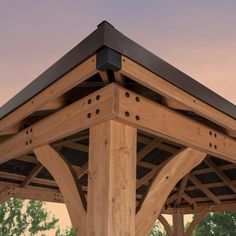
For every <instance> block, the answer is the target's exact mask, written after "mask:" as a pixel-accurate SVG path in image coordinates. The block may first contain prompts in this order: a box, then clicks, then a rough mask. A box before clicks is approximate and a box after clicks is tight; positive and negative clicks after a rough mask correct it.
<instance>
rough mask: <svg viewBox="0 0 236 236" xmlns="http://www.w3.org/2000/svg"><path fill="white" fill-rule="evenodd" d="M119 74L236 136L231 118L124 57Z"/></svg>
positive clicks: (235, 127)
mask: <svg viewBox="0 0 236 236" xmlns="http://www.w3.org/2000/svg"><path fill="white" fill-rule="evenodd" d="M121 73H122V74H124V75H125V76H128V77H129V78H131V79H133V80H135V81H137V82H138V83H140V84H142V85H144V86H145V87H148V88H150V89H152V90H153V91H155V92H157V93H159V94H161V95H163V96H164V97H166V98H168V99H171V100H174V101H177V102H178V103H180V104H183V105H184V107H188V108H189V110H190V111H194V112H195V113H197V114H200V115H202V116H203V117H205V118H207V119H209V120H211V121H213V122H215V123H216V124H219V125H220V126H222V127H224V128H226V130H228V132H229V133H230V134H231V135H232V136H236V122H235V120H234V119H233V118H231V117H229V116H227V115H225V114H224V113H223V112H220V111H218V110H217V109H215V108H213V107H212V106H210V105H208V104H206V103H204V102H202V101H201V100H199V99H197V98H196V97H193V96H191V95H190V94H189V93H187V92H185V91H183V90H181V89H179V88H177V87H176V86H174V85H173V84H171V83H169V82H168V81H166V80H164V79H162V78H160V77H159V76H158V75H156V74H154V73H152V72H151V71H149V70H147V69H145V68H144V67H142V66H140V65H139V64H137V63H135V62H134V61H132V60H130V59H128V58H127V57H124V56H123V59H122V69H121Z"/></svg>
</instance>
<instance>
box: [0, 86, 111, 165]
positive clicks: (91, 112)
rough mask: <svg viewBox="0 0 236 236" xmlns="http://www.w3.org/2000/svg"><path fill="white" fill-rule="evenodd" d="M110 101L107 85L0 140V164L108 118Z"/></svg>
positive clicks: (109, 117) (109, 89) (109, 90)
mask: <svg viewBox="0 0 236 236" xmlns="http://www.w3.org/2000/svg"><path fill="white" fill-rule="evenodd" d="M91 101H92V102H91ZM113 101H114V87H113V85H109V86H107V87H104V88H102V89H100V90H98V91H96V92H95V93H93V94H90V95H89V96H87V97H85V98H83V99H81V100H79V101H77V102H75V103H73V104H71V105H70V106H67V107H65V108H63V109H61V110H60V111H58V112H56V113H54V114H52V115H51V116H48V117H46V118H45V119H43V120H41V121H39V122H37V123H35V124H33V125H32V126H30V127H28V128H27V129H24V130H22V131H21V132H20V133H18V134H16V135H14V136H13V137H11V138H9V139H7V140H6V141H5V142H3V143H0V163H3V162H5V161H8V160H10V159H13V158H16V157H17V156H20V155H23V154H26V153H28V152H30V151H32V150H33V149H35V148H37V147H39V146H41V145H43V144H45V143H52V142H54V141H56V140H59V139H61V138H64V137H67V136H70V135H72V134H75V133H77V132H79V131H82V130H85V129H86V128H89V127H90V126H92V125H96V124H98V123H100V122H103V121H105V120H109V119H111V118H112V117H114V115H113V114H112V109H113ZM12 147H14V148H12Z"/></svg>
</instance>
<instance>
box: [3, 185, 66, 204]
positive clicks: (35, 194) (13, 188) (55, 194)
mask: <svg viewBox="0 0 236 236" xmlns="http://www.w3.org/2000/svg"><path fill="white" fill-rule="evenodd" d="M0 189H1V191H0V202H1V199H2V201H3V199H5V200H4V201H6V200H7V199H9V198H11V197H15V198H20V199H31V200H40V201H46V202H55V203H64V199H63V197H62V194H61V193H60V192H59V191H58V190H53V189H42V188H37V187H32V186H29V187H20V186H17V185H16V184H8V185H7V184H6V185H3V184H0ZM4 196H5V198H4Z"/></svg>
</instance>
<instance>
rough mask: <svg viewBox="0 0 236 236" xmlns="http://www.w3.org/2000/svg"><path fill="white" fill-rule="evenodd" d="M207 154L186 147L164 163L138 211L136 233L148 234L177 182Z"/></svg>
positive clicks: (139, 234)
mask: <svg viewBox="0 0 236 236" xmlns="http://www.w3.org/2000/svg"><path fill="white" fill-rule="evenodd" d="M205 156H206V154H205V153H202V152H199V151H196V150H193V149H191V148H186V149H184V150H181V151H180V152H178V153H177V154H175V155H173V157H172V158H171V159H170V160H169V161H168V162H167V163H166V165H164V167H163V168H162V169H161V170H160V171H159V172H158V174H157V175H156V177H155V178H154V180H153V182H152V184H151V186H150V189H149V191H148V193H147V195H146V198H145V200H144V201H143V204H142V206H141V208H140V210H139V211H138V212H137V216H136V235H137V236H143V235H147V234H148V233H149V232H150V230H151V228H152V226H153V224H154V222H155V220H156V219H157V217H158V216H159V214H160V212H161V210H162V207H163V205H164V203H165V201H166V198H167V197H168V195H169V194H170V192H171V191H172V189H173V188H174V186H175V185H176V183H177V182H178V181H179V180H180V179H181V178H182V177H183V176H185V175H186V174H187V173H188V172H190V171H191V170H192V169H193V168H194V167H195V166H197V165H198V164H199V163H201V162H202V160H203V159H204V158H205Z"/></svg>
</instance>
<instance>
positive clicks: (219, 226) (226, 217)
mask: <svg viewBox="0 0 236 236" xmlns="http://www.w3.org/2000/svg"><path fill="white" fill-rule="evenodd" d="M193 235H194V236H235V235H236V212H223V213H210V214H208V216H207V217H206V218H205V219H204V220H203V221H202V222H200V224H199V225H198V226H197V228H196V230H195V231H194V234H193Z"/></svg>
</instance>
